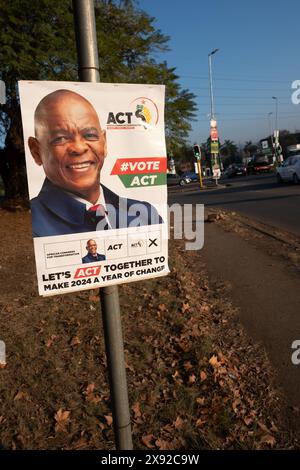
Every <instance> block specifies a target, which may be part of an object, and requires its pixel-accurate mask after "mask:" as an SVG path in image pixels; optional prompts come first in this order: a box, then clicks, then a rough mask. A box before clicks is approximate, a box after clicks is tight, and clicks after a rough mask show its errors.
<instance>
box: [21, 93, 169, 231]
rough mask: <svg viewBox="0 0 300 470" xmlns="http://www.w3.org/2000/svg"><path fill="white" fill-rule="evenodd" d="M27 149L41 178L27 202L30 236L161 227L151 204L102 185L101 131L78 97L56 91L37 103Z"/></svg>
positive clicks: (103, 144)
mask: <svg viewBox="0 0 300 470" xmlns="http://www.w3.org/2000/svg"><path fill="white" fill-rule="evenodd" d="M28 146H29V149H30V153H31V156H32V157H33V159H34V162H35V163H36V164H37V165H38V166H41V167H42V168H43V170H44V173H45V179H44V183H43V186H42V188H41V190H40V192H39V194H38V195H37V196H36V197H34V198H32V199H31V201H30V203H31V212H32V227H33V236H34V237H44V236H51V235H65V234H73V233H83V232H91V231H95V230H109V229H118V228H126V227H131V226H133V227H135V226H147V225H153V224H161V223H163V220H162V218H161V216H160V215H159V214H158V212H157V210H156V209H155V207H154V206H153V205H152V204H150V203H149V202H147V201H140V200H135V199H129V198H128V199H127V198H125V197H121V196H119V195H117V194H116V193H115V192H113V191H112V190H111V189H109V188H108V187H107V186H106V185H104V184H103V182H102V181H101V169H102V167H103V163H104V160H105V157H106V155H107V142H106V131H105V129H103V128H102V127H101V124H100V119H99V117H98V114H97V112H96V110H95V108H94V106H93V105H92V104H91V103H90V101H88V100H87V99H86V98H85V97H84V96H82V95H80V94H79V93H77V92H74V91H72V90H69V89H59V90H55V91H53V92H51V93H48V94H47V95H46V96H44V97H43V98H42V99H41V101H40V102H39V104H38V105H37V107H36V109H35V112H34V136H30V137H29V138H28Z"/></svg>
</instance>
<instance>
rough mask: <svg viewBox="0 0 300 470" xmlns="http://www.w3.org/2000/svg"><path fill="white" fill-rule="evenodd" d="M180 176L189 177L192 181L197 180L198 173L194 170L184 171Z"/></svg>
mask: <svg viewBox="0 0 300 470" xmlns="http://www.w3.org/2000/svg"><path fill="white" fill-rule="evenodd" d="M181 176H182V177H185V178H188V179H190V180H191V182H192V181H199V176H198V173H195V172H194V171H186V172H185V173H183V174H182V175H181Z"/></svg>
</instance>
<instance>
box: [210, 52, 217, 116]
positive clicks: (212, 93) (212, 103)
mask: <svg viewBox="0 0 300 470" xmlns="http://www.w3.org/2000/svg"><path fill="white" fill-rule="evenodd" d="M218 50H219V49H214V50H213V51H212V52H210V53H209V54H208V72H209V90H210V119H214V117H215V116H214V92H213V82H212V70H211V56H212V55H214V54H215V53H216V52H218Z"/></svg>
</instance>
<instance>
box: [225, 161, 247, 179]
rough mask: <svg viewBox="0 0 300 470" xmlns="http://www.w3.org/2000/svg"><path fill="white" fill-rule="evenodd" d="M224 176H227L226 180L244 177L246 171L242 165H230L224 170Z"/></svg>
mask: <svg viewBox="0 0 300 470" xmlns="http://www.w3.org/2000/svg"><path fill="white" fill-rule="evenodd" d="M224 174H225V175H226V176H228V178H232V177H234V176H246V175H247V169H246V168H245V166H244V165H243V164H242V163H232V164H231V165H229V166H228V167H227V168H226V170H225V172H224Z"/></svg>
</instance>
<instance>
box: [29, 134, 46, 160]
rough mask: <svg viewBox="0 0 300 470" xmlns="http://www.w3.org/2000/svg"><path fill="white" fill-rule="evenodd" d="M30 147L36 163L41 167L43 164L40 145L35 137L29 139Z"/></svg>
mask: <svg viewBox="0 0 300 470" xmlns="http://www.w3.org/2000/svg"><path fill="white" fill-rule="evenodd" d="M28 146H29V148H30V152H31V155H32V156H33V159H34V161H35V163H36V164H37V165H39V166H41V165H42V164H43V162H42V159H41V153H40V143H39V141H38V140H37V139H36V138H35V137H29V139H28Z"/></svg>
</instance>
